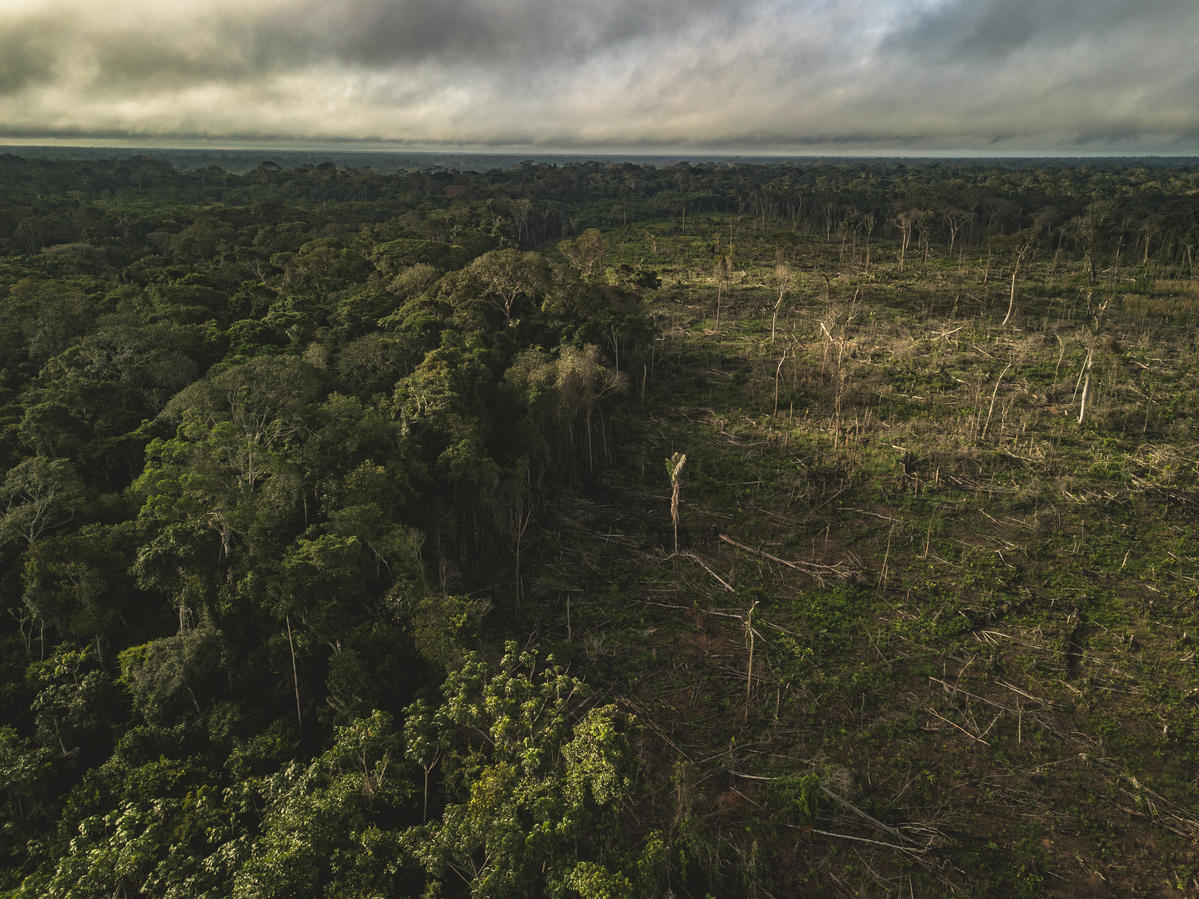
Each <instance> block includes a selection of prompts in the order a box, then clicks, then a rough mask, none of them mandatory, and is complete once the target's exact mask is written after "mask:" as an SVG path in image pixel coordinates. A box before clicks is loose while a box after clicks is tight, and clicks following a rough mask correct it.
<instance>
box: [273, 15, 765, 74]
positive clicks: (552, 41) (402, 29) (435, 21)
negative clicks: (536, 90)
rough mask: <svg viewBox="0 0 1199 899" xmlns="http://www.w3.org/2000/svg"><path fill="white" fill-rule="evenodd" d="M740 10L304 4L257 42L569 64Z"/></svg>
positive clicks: (362, 60) (369, 55) (397, 56)
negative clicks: (698, 21) (572, 60)
mask: <svg viewBox="0 0 1199 899" xmlns="http://www.w3.org/2000/svg"><path fill="white" fill-rule="evenodd" d="M749 6H752V4H750V5H749ZM746 8H747V5H746V4H742V3H737V2H730V0H661V2H645V0H609V2H605V3H589V4H585V3H579V2H564V0H498V2H497V0H445V2H434V3H430V2H423V0H353V2H350V3H343V4H329V3H326V2H316V0H310V2H305V3H297V4H295V5H294V6H292V7H290V8H284V10H282V13H283V14H282V15H279V16H272V17H270V18H267V19H264V20H261V21H260V22H259V23H258V27H257V34H256V36H255V43H256V49H257V53H258V56H259V58H260V59H262V60H263V61H271V60H278V59H295V58H302V57H304V56H307V57H308V58H319V59H328V58H334V59H337V60H338V61H340V62H343V63H348V64H351V65H363V66H369V67H380V66H392V65H395V64H402V63H405V62H411V61H414V60H415V61H424V60H428V59H438V60H441V61H444V62H447V63H449V62H453V63H461V62H468V63H474V64H486V63H487V62H489V61H521V62H524V63H526V64H530V65H533V64H537V63H544V62H555V63H569V61H570V60H571V59H579V58H585V57H589V56H591V55H594V54H595V53H601V52H604V51H606V50H607V49H609V48H612V47H615V46H620V45H624V44H627V43H629V42H636V41H647V40H652V39H653V38H654V37H656V36H658V35H661V34H663V33H664V32H669V31H671V30H674V29H679V28H681V27H682V26H683V25H685V24H693V23H694V22H695V21H696V19H704V20H707V19H710V18H713V17H714V18H717V19H724V20H727V21H729V22H732V21H733V20H736V19H737V18H739V17H740V15H742V12H743V10H745V9H746Z"/></svg>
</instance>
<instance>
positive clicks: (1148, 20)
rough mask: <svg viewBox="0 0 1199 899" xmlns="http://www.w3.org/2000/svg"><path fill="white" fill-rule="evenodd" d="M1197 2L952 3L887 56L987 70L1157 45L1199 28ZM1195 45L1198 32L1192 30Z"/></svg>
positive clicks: (930, 12)
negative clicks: (1090, 49) (1111, 47)
mask: <svg viewBox="0 0 1199 899" xmlns="http://www.w3.org/2000/svg"><path fill="white" fill-rule="evenodd" d="M1197 12H1199V4H1196V3H1195V0H1136V2H1131V0H950V2H948V3H941V4H938V5H935V6H933V7H931V8H927V9H925V10H923V11H922V12H919V13H917V14H915V15H913V16H911V17H910V18H909V19H908V21H907V22H906V23H905V24H904V25H903V26H901V27H900V28H898V29H897V30H896V31H895V32H894V33H893V34H892V35H891V37H890V38H889V39H888V40H887V41H885V42H884V45H883V47H884V49H885V50H889V51H892V52H896V53H908V54H916V55H918V56H922V57H924V58H926V59H931V60H935V61H937V62H946V61H953V62H969V63H976V64H977V63H987V62H992V61H994V60H997V59H1001V58H1003V57H1006V56H1009V55H1010V54H1012V53H1014V52H1016V51H1019V50H1025V49H1034V50H1044V51H1049V52H1053V51H1055V50H1057V49H1060V48H1062V47H1068V46H1071V45H1074V44H1077V43H1079V42H1080V41H1092V40H1093V41H1096V42H1097V46H1096V48H1095V49H1096V52H1103V49H1104V47H1103V43H1104V42H1106V41H1111V42H1113V43H1114V44H1117V45H1122V44H1124V43H1126V41H1127V39H1128V38H1129V37H1130V36H1131V37H1134V38H1135V39H1136V40H1137V41H1138V42H1140V41H1143V42H1144V44H1143V45H1142V46H1141V48H1140V49H1141V50H1142V51H1143V52H1145V53H1152V52H1153V41H1154V40H1155V39H1157V38H1159V37H1160V36H1162V35H1163V31H1162V29H1167V31H1168V30H1172V29H1176V28H1179V27H1183V28H1185V27H1187V23H1188V22H1189V23H1190V24H1191V25H1194V24H1196V23H1197V22H1199V15H1197ZM1189 37H1190V39H1191V40H1193V39H1194V38H1195V37H1196V32H1195V31H1194V30H1193V29H1192V30H1191V31H1190V33H1189Z"/></svg>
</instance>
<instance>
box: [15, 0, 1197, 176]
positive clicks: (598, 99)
mask: <svg viewBox="0 0 1199 899" xmlns="http://www.w3.org/2000/svg"><path fill="white" fill-rule="evenodd" d="M1195 35H1199V4H1196V3H1195V2H1194V0H1140V2H1138V3H1137V4H1132V3H1130V2H1128V0H837V2H831V0H657V2H646V0H603V2H600V0H437V2H429V0H343V2H339V3H329V2H328V0H323V2H318V0H175V2H173V3H170V4H163V3H162V2H161V0H118V2H114V3H109V4H103V5H102V4H96V3H95V2H94V0H92V2H83V0H0V139H2V138H5V137H7V138H9V139H15V138H25V139H37V138H55V137H58V138H88V137H93V138H94V137H107V138H129V139H142V140H156V139H157V140H166V139H189V138H190V139H211V140H221V139H270V140H276V141H278V140H287V141H296V142H305V141H337V140H352V141H382V142H394V143H397V144H426V145H450V144H477V145H490V146H522V147H530V148H532V147H540V148H543V149H573V148H586V149H596V150H601V149H652V148H655V147H657V148H663V149H671V150H674V149H682V150H685V149H696V150H699V149H717V150H719V149H725V150H732V151H739V152H741V151H754V150H760V151H763V152H787V151H795V150H799V151H802V150H805V149H807V150H824V151H827V152H841V151H852V150H859V151H867V152H868V151H871V150H876V151H879V152H890V151H896V150H899V151H904V150H906V151H909V152H921V151H951V150H958V151H975V152H987V151H994V152H1006V151H1012V152H1019V151H1024V152H1120V153H1123V152H1165V153H1196V152H1199V104H1197V103H1195V101H1194V97H1196V96H1199V55H1197V54H1195V53H1194V50H1193V47H1192V45H1193V43H1194V37H1195Z"/></svg>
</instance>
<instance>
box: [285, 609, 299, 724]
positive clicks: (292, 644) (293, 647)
mask: <svg viewBox="0 0 1199 899" xmlns="http://www.w3.org/2000/svg"><path fill="white" fill-rule="evenodd" d="M283 620H284V621H285V622H286V623H287V646H288V648H289V649H290V650H291V682H292V685H293V686H294V687H295V689H296V725H297V726H298V727H299V728H300V733H303V732H304V718H303V716H302V715H301V714H300V675H299V673H298V672H297V671H296V644H295V642H294V641H293V640H292V638H291V615H290V614H287V613H285V614H284V615H283Z"/></svg>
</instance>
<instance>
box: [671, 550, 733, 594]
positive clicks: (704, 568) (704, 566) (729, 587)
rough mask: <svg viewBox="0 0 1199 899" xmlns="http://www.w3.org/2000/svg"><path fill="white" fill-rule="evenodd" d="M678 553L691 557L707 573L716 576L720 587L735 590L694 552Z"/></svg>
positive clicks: (687, 557)
mask: <svg viewBox="0 0 1199 899" xmlns="http://www.w3.org/2000/svg"><path fill="white" fill-rule="evenodd" d="M679 555H681V556H683V558H686V559H691V560H692V561H694V562H695V563H696V564H698V565H699V567H700V568H702V569H703V570H704V571H706V572H708V574H710V575H712V577H714V578H716V580H717V581H719V582H720V586H722V587H724V589H726V590H728V591H729V593H736V592H737V591H736V590H734V589H733V588H732V586H731V585H730V584H729V582H728V581H726V580H725V579H724V578H722V577H721V576H720V575H718V574H717V573H716V572H715V571H713V570H712V569H711V568H709V567H708V566H707V564H706V563H705V562H704V560H703V559H701V558H700V557H699V556H697V555H696V554H695V553H679Z"/></svg>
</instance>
